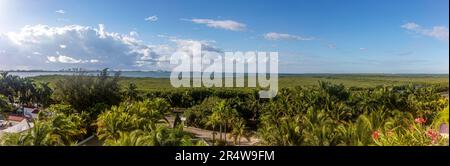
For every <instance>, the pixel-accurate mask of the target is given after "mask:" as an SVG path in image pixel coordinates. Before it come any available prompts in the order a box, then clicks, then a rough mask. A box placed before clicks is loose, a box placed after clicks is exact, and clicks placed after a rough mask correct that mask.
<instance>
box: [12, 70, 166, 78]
mask: <svg viewBox="0 0 450 166" xmlns="http://www.w3.org/2000/svg"><path fill="white" fill-rule="evenodd" d="M8 73H9V74H11V75H16V76H19V77H36V76H44V75H75V74H79V73H78V72H61V71H20V72H16V71H12V72H8ZM84 73H85V74H86V75H92V76H96V75H98V74H99V73H100V72H99V71H89V72H84ZM114 74H115V72H114V71H112V72H110V75H114ZM120 75H121V76H123V77H140V78H169V76H170V72H160V71H122V72H121V74H120Z"/></svg>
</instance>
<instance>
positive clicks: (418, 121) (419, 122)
mask: <svg viewBox="0 0 450 166" xmlns="http://www.w3.org/2000/svg"><path fill="white" fill-rule="evenodd" d="M414 122H416V123H418V124H424V123H425V122H427V120H425V119H424V118H416V119H414Z"/></svg>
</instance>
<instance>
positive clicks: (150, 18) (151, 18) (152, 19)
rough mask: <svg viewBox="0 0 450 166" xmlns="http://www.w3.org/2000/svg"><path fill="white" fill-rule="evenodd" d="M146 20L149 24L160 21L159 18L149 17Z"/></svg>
mask: <svg viewBox="0 0 450 166" xmlns="http://www.w3.org/2000/svg"><path fill="white" fill-rule="evenodd" d="M144 20H145V21H148V22H155V21H158V16H148V17H147V18H145V19H144Z"/></svg>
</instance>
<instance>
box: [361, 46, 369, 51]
mask: <svg viewBox="0 0 450 166" xmlns="http://www.w3.org/2000/svg"><path fill="white" fill-rule="evenodd" d="M359 50H361V51H365V50H367V48H364V47H361V48H359Z"/></svg>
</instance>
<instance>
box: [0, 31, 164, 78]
mask: <svg viewBox="0 0 450 166" xmlns="http://www.w3.org/2000/svg"><path fill="white" fill-rule="evenodd" d="M61 43H64V44H61ZM166 47H167V46H165V45H148V44H145V43H144V42H143V41H141V40H138V39H137V38H136V37H135V36H132V35H130V34H120V33H115V32H109V31H106V29H105V26H104V25H101V24H100V25H99V27H98V28H93V27H88V26H81V25H67V26H61V27H52V26H47V25H29V26H25V27H23V28H22V29H21V30H19V31H17V32H10V33H5V34H2V33H0V50H4V52H5V53H2V54H0V66H1V68H3V69H16V67H17V66H21V68H42V69H61V68H67V67H83V68H93V69H99V68H105V67H110V68H116V69H124V70H125V69H143V70H147V69H148V70H151V69H155V68H158V66H155V65H154V64H147V65H146V66H142V65H141V66H139V63H138V62H139V61H140V60H141V59H144V60H147V61H158V60H159V58H160V57H161V56H163V55H164V54H168V53H170V52H169V51H166ZM62 48H64V49H62ZM55 52H56V55H55ZM27 56H29V59H26V58H27Z"/></svg>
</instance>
